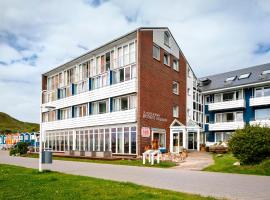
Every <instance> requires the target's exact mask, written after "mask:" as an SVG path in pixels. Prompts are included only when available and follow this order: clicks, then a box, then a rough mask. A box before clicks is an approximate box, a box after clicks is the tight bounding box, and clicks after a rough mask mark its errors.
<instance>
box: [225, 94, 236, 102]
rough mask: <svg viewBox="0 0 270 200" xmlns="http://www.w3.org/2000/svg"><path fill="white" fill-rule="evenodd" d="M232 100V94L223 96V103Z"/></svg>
mask: <svg viewBox="0 0 270 200" xmlns="http://www.w3.org/2000/svg"><path fill="white" fill-rule="evenodd" d="M233 100H234V92H230V93H225V94H223V101H233Z"/></svg>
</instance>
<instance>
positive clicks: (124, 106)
mask: <svg viewBox="0 0 270 200" xmlns="http://www.w3.org/2000/svg"><path fill="white" fill-rule="evenodd" d="M269 73H270V64H267V65H261V66H255V67H251V68H246V69H242V70H237V71H232V72H228V73H223V74H217V75H213V76H208V77H204V78H200V79H198V78H197V77H196V75H195V73H194V72H193V70H192V68H191V67H190V65H189V63H188V61H187V60H186V58H185V56H184V54H183V52H182V51H181V49H180V47H179V45H178V44H177V42H176V40H175V39H174V37H173V35H172V34H171V32H170V30H169V29H168V28H166V27H158V28H151V27H148V28H143V27H142V28H138V29H136V30H134V31H132V32H130V33H128V34H126V35H123V36H121V37H119V38H117V39H115V40H112V41H110V42H108V43H106V44H104V45H103V46H101V47H98V48H96V49H94V50H92V51H89V52H87V53H86V54H84V55H82V56H80V57H78V58H75V59H73V60H71V61H70V62H67V63H65V64H63V65H61V66H58V67H56V68H54V69H52V70H51V71H48V72H46V73H44V74H43V75H42V105H41V108H42V110H41V119H42V121H41V123H42V124H41V125H42V126H41V127H42V129H41V131H42V133H43V141H44V145H45V147H46V148H52V149H53V151H59V152H68V151H70V150H73V151H78V152H110V153H111V154H112V155H130V156H137V155H141V154H142V153H143V152H144V151H145V149H146V148H147V147H148V146H151V145H152V144H153V143H155V144H158V147H159V148H160V149H161V150H162V151H163V152H179V151H180V150H181V148H186V149H188V150H200V144H204V143H206V144H207V145H211V144H213V143H215V142H219V141H226V140H227V139H228V138H229V136H230V134H231V133H232V132H234V131H235V130H236V129H238V128H243V127H244V125H245V124H248V123H249V124H261V125H268V124H270V123H269V122H270V121H269V116H270V87H268V86H267V85H270V75H269Z"/></svg>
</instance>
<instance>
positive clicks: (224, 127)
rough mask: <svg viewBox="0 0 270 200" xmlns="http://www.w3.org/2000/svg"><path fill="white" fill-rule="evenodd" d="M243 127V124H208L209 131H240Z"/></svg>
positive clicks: (240, 122)
mask: <svg viewBox="0 0 270 200" xmlns="http://www.w3.org/2000/svg"><path fill="white" fill-rule="evenodd" d="M244 126H245V122H243V121H239V122H220V123H213V124H209V131H233V130H236V129H242V128H244Z"/></svg>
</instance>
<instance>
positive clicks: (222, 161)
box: [204, 153, 270, 176]
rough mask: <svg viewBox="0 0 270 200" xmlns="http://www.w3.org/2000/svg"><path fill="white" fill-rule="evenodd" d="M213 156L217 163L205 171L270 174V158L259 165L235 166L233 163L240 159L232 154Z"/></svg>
mask: <svg viewBox="0 0 270 200" xmlns="http://www.w3.org/2000/svg"><path fill="white" fill-rule="evenodd" d="M213 158H214V161H215V164H213V165H211V166H209V167H207V168H205V169H204V171H210V172H225V173H237V174H254V175H265V176H270V159H268V160H265V161H264V162H262V163H261V164H258V165H240V166H234V165H233V163H235V162H237V161H238V160H237V159H236V158H234V157H233V155H232V154H229V153H228V154H223V156H221V157H218V156H217V154H213Z"/></svg>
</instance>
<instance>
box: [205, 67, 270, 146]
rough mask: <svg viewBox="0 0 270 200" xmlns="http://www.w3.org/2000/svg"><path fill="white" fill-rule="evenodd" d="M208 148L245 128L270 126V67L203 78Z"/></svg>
mask: <svg viewBox="0 0 270 200" xmlns="http://www.w3.org/2000/svg"><path fill="white" fill-rule="evenodd" d="M200 81H201V91H202V94H203V96H204V114H205V126H204V131H205V134H206V144H208V145H211V144H212V143H216V142H220V141H224V142H226V141H227V140H228V139H229V137H230V135H231V134H232V133H233V132H234V131H235V130H236V129H241V128H243V127H244V126H245V125H246V124H250V125H256V124H258V125H261V126H270V64H264V65H259V66H254V67H249V68H244V69H240V70H236V71H230V72H226V73H221V74H216V75H212V76H207V77H203V78H201V79H200Z"/></svg>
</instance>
